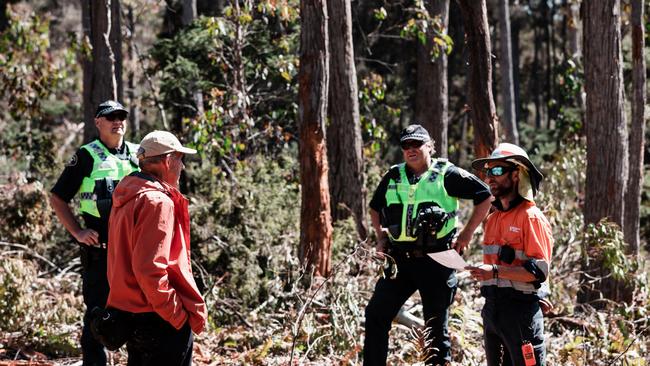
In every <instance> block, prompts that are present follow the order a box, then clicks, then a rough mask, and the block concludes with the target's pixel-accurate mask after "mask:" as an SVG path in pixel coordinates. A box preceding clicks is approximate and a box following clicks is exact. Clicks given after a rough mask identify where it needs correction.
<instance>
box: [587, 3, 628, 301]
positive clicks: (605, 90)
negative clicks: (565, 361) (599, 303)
mask: <svg viewBox="0 0 650 366" xmlns="http://www.w3.org/2000/svg"><path fill="white" fill-rule="evenodd" d="M583 6H584V14H585V17H584V27H585V28H584V30H585V31H584V46H585V90H586V92H587V120H586V132H587V172H586V175H587V180H586V182H585V190H586V193H585V205H584V217H585V223H586V224H590V223H597V222H598V221H600V220H601V219H602V218H606V219H607V220H608V221H611V222H614V223H616V224H618V225H619V226H620V227H621V228H623V227H624V200H623V198H624V192H625V184H626V181H627V178H628V152H627V131H626V121H625V113H624V110H623V102H624V101H623V58H622V54H621V38H620V37H621V31H620V24H621V23H620V21H621V8H620V1H619V0H599V1H586V2H584V3H583ZM589 260H590V261H591V263H586V268H585V272H586V273H588V274H590V275H591V276H594V277H604V278H603V279H601V280H600V281H598V282H597V283H596V284H595V286H596V287H595V288H590V287H587V286H584V287H583V288H582V289H581V292H580V294H579V297H578V299H579V301H583V302H584V301H589V300H593V299H595V298H599V297H600V296H601V294H602V296H604V297H606V298H609V299H612V300H622V299H626V298H628V296H629V295H630V293H629V292H628V291H627V290H626V289H624V288H623V287H624V284H623V283H620V282H618V281H613V280H612V279H611V277H610V278H607V275H608V274H609V273H608V270H607V268H604V266H600V263H599V262H600V261H601V260H600V259H599V258H589Z"/></svg>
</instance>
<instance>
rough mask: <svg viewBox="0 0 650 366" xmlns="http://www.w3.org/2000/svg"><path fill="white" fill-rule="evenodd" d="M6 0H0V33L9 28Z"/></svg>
mask: <svg viewBox="0 0 650 366" xmlns="http://www.w3.org/2000/svg"><path fill="white" fill-rule="evenodd" d="M7 1H8V0H0V33H2V32H4V31H5V29H7V28H9V16H8V15H7V4H8V2H7Z"/></svg>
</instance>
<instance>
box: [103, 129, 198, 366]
mask: <svg viewBox="0 0 650 366" xmlns="http://www.w3.org/2000/svg"><path fill="white" fill-rule="evenodd" d="M195 153H196V150H194V149H189V148H187V147H184V146H182V145H181V143H180V142H179V141H178V139H177V138H176V137H175V136H174V135H172V134H171V133H169V132H165V131H154V132H151V133H149V134H148V135H147V136H145V137H144V139H143V140H142V142H141V143H140V148H139V150H138V159H139V163H140V168H141V170H142V171H141V172H137V173H132V174H131V175H129V176H127V177H126V178H124V179H123V180H122V181H121V182H120V184H119V185H118V186H117V188H116V189H115V192H114V193H113V209H112V212H111V216H110V220H109V235H108V237H109V245H108V282H109V285H110V292H109V295H108V302H107V304H106V306H107V307H109V308H115V309H119V310H122V311H125V312H127V313H131V314H133V315H132V319H133V321H132V322H133V327H134V331H133V334H132V336H131V337H130V338H129V340H128V341H127V344H126V345H127V351H128V353H129V361H128V364H129V365H191V363H192V344H193V336H192V331H194V333H197V334H198V333H200V332H201V331H202V330H203V328H204V327H205V322H206V319H207V310H206V305H205V302H204V300H203V297H202V296H201V293H200V292H199V290H198V288H197V286H196V283H195V281H194V277H193V275H192V266H191V262H190V220H189V212H188V200H187V199H186V198H185V197H184V196H183V195H182V194H181V193H180V192H179V191H178V181H179V178H180V174H181V171H182V170H183V168H184V167H185V166H184V165H183V156H184V154H195Z"/></svg>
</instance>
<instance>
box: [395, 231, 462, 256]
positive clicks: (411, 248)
mask: <svg viewBox="0 0 650 366" xmlns="http://www.w3.org/2000/svg"><path fill="white" fill-rule="evenodd" d="M455 234H456V229H453V230H452V231H451V232H450V233H449V234H447V235H445V236H443V237H442V238H434V237H432V236H430V235H428V236H423V235H420V236H419V237H418V239H417V240H416V241H413V242H396V241H391V242H390V247H389V249H390V251H389V254H391V255H392V256H393V257H396V258H421V257H424V256H426V255H427V254H428V253H437V252H443V251H445V250H449V249H451V242H452V241H453V238H454V236H455Z"/></svg>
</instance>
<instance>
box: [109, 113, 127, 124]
mask: <svg viewBox="0 0 650 366" xmlns="http://www.w3.org/2000/svg"><path fill="white" fill-rule="evenodd" d="M104 118H106V120H107V121H109V122H115V121H124V120H126V113H111V114H109V115H107V116H104Z"/></svg>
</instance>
